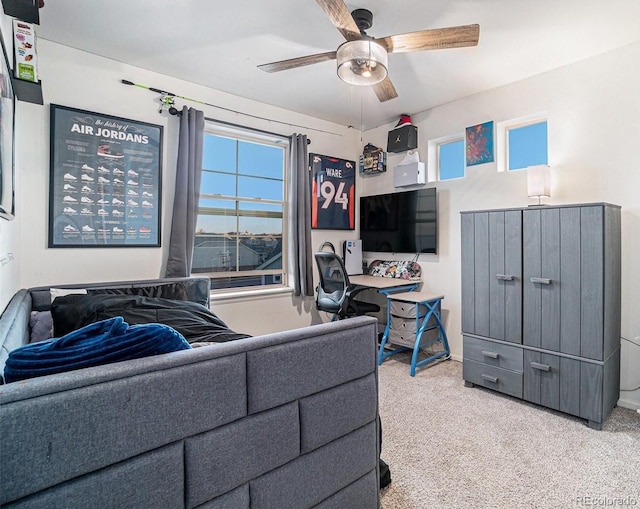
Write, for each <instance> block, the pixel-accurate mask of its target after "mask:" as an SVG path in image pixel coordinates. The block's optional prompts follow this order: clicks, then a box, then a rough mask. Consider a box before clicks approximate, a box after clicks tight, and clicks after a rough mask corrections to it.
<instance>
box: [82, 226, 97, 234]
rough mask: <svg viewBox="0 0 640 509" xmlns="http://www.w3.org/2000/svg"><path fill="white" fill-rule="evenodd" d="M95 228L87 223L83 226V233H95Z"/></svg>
mask: <svg viewBox="0 0 640 509" xmlns="http://www.w3.org/2000/svg"><path fill="white" fill-rule="evenodd" d="M94 231H95V230H94V229H93V228H91V226H89V225H88V224H85V225H84V226H83V227H82V233H93V232H94Z"/></svg>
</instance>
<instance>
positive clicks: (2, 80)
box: [0, 33, 15, 220]
mask: <svg viewBox="0 0 640 509" xmlns="http://www.w3.org/2000/svg"><path fill="white" fill-rule="evenodd" d="M0 43H1V44H2V56H1V57H0V60H2V62H1V63H0V217H2V218H4V219H9V220H11V219H13V218H14V217H15V200H14V176H15V174H14V171H15V170H14V112H15V96H14V93H13V85H12V83H11V69H10V68H9V61H8V60H7V53H6V51H5V48H4V42H2V33H0Z"/></svg>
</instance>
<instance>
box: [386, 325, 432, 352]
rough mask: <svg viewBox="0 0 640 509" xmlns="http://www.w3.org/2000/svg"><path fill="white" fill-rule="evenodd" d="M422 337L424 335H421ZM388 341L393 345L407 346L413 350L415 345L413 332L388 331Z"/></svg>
mask: <svg viewBox="0 0 640 509" xmlns="http://www.w3.org/2000/svg"><path fill="white" fill-rule="evenodd" d="M423 337H424V335H423ZM389 341H390V342H391V343H393V344H394V345H401V346H408V347H409V348H413V347H414V345H415V343H416V333H415V331H413V332H412V331H409V330H407V331H403V330H394V329H390V330H389Z"/></svg>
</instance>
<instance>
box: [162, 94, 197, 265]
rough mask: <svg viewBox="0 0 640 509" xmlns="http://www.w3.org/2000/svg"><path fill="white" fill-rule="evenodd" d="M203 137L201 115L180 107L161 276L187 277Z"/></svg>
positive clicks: (191, 254) (193, 230)
mask: <svg viewBox="0 0 640 509" xmlns="http://www.w3.org/2000/svg"><path fill="white" fill-rule="evenodd" d="M203 137H204V113H203V112H201V111H198V110H195V109H193V108H187V107H186V106H184V107H183V108H182V114H181V116H180V134H179V141H178V163H177V167H176V185H175V195H174V198H173V215H172V221H171V238H170V239H169V256H168V259H167V270H166V274H165V277H185V276H189V275H190V274H191V262H192V257H193V240H194V238H195V234H196V221H197V219H198V200H199V198H200V177H201V175H202V144H203Z"/></svg>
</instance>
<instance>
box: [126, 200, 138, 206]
mask: <svg viewBox="0 0 640 509" xmlns="http://www.w3.org/2000/svg"><path fill="white" fill-rule="evenodd" d="M127 205H129V207H137V206H138V202H137V201H133V200H127Z"/></svg>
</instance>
